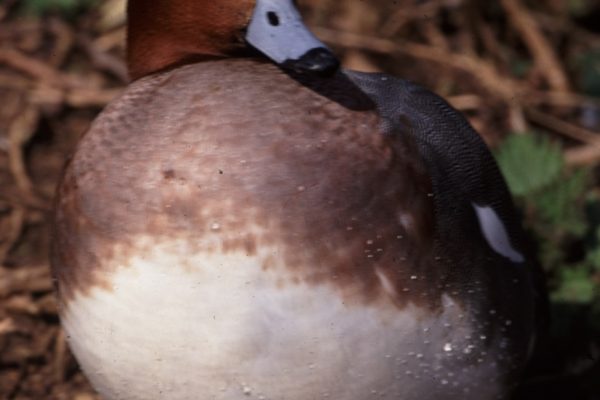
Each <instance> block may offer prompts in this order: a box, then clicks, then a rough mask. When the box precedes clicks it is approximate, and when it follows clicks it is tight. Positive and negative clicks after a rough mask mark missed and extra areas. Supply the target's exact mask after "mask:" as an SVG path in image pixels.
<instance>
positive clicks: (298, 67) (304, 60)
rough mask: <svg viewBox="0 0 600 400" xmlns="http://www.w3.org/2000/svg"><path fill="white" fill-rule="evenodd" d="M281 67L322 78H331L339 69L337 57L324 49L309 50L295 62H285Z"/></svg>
mask: <svg viewBox="0 0 600 400" xmlns="http://www.w3.org/2000/svg"><path fill="white" fill-rule="evenodd" d="M282 65H283V66H284V67H286V68H290V69H293V70H294V71H297V72H308V73H311V74H316V75H319V76H324V77H328V76H332V75H333V74H335V73H336V72H337V71H338V69H339V68H340V62H339V60H338V59H337V57H336V56H335V55H333V53H332V52H331V51H330V50H329V49H326V48H324V47H317V48H314V49H310V50H309V51H307V52H306V53H304V55H303V56H302V57H300V58H298V59H297V60H286V61H285V62H283V64H282Z"/></svg>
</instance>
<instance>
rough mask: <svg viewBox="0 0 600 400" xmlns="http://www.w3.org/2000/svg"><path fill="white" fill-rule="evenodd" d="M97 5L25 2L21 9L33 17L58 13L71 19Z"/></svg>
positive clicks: (90, 0)
mask: <svg viewBox="0 0 600 400" xmlns="http://www.w3.org/2000/svg"><path fill="white" fill-rule="evenodd" d="M97 3H98V1H97V0H25V1H23V2H22V4H21V7H22V10H23V11H24V12H26V13H28V14H33V15H38V16H39V15H45V14H49V13H58V14H61V15H63V16H67V17H71V16H74V15H77V13H79V12H81V11H84V10H87V9H89V8H90V7H92V6H94V5H96V4H97Z"/></svg>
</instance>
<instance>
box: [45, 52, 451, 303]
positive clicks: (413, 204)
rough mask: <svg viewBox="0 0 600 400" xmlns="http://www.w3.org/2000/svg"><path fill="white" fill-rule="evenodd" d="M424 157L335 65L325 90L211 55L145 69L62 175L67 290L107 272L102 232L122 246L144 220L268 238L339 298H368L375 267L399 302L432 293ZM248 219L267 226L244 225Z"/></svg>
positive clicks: (375, 289) (203, 245) (248, 239)
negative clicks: (163, 69)
mask: <svg viewBox="0 0 600 400" xmlns="http://www.w3.org/2000/svg"><path fill="white" fill-rule="evenodd" d="M225 68H226V69H228V70H229V71H230V73H229V74H227V75H224V76H223V75H220V71H222V70H223V69H225ZM317 83H318V82H317ZM165 86H167V87H168V88H169V90H167V91H163V90H162V88H163V87H165ZM264 93H270V97H269V98H265V97H264ZM324 95H327V96H329V97H334V98H335V97H336V96H345V97H346V100H347V101H348V102H352V103H353V104H346V105H342V104H340V103H336V102H332V101H330V100H329V98H327V97H325V96H324ZM142 99H143V101H144V102H145V105H144V107H143V108H140V107H139V101H140V100H142ZM274 99H276V100H275V101H274ZM340 102H341V103H343V102H344V99H341V98H340ZM299 103H301V104H303V107H302V108H296V107H295V106H296V105H297V104H299ZM182 105H183V106H182ZM133 107H135V108H133ZM348 107H352V108H354V110H352V109H350V108H348ZM279 110H281V111H279ZM290 110H297V112H290ZM423 168H424V167H423V164H422V162H421V160H420V158H419V157H418V156H417V155H416V151H415V148H414V144H413V143H411V142H410V137H409V136H405V137H404V138H400V139H398V138H389V137H386V136H384V135H381V134H379V119H378V116H377V114H376V113H375V112H374V109H373V105H372V103H371V102H370V100H369V99H368V98H366V97H365V96H364V95H361V94H360V92H358V91H357V90H356V89H355V88H353V87H352V85H351V84H350V83H349V82H348V81H346V80H345V79H344V78H343V77H342V76H340V77H339V78H338V79H336V80H335V81H333V82H329V83H328V85H327V86H324V89H323V90H322V93H319V92H316V91H313V90H311V89H309V88H307V87H306V86H304V85H302V84H301V83H300V82H297V81H293V80H291V79H290V78H289V77H288V76H287V75H285V74H284V73H282V72H281V71H279V70H278V69H277V68H275V67H272V66H269V65H265V64H263V63H260V62H255V61H221V62H208V63H204V64H202V65H191V66H188V67H184V68H181V69H178V70H175V71H173V72H167V73H163V74H160V75H157V76H153V77H149V78H146V79H143V80H141V81H139V82H136V83H135V84H134V85H132V86H131V87H130V88H129V90H128V91H127V93H126V94H125V95H124V96H123V97H122V98H121V99H120V100H118V101H117V102H115V103H113V104H112V105H111V106H110V107H109V108H108V109H107V110H106V111H105V113H104V115H103V116H101V117H100V118H99V119H98V120H97V121H96V122H95V124H94V126H93V127H92V130H91V132H89V133H88V134H87V136H86V137H85V138H84V139H83V140H82V142H81V143H80V145H79V148H78V151H77V154H76V156H75V157H74V159H73V160H72V161H71V163H70V165H69V167H68V169H67V172H66V174H65V179H64V181H63V184H62V185H61V188H60V196H59V198H60V199H61V200H60V201H59V204H58V213H57V217H56V222H57V223H56V239H57V240H56V242H55V243H56V248H57V250H56V251H55V262H54V265H55V271H56V274H57V276H58V278H59V281H60V288H59V289H60V293H61V296H62V297H63V299H64V300H65V301H68V298H69V297H70V295H71V294H72V293H73V292H74V291H84V292H85V291H86V290H88V288H89V287H91V286H94V285H102V282H103V279H105V277H106V276H107V274H110V272H109V271H102V272H101V273H100V272H99V271H101V268H102V259H103V258H105V257H114V256H116V255H114V254H107V251H109V250H108V249H110V248H111V247H112V246H111V245H112V244H114V243H117V242H118V243H120V244H121V248H123V249H124V251H125V252H126V249H127V242H128V240H129V239H130V238H131V237H135V236H136V235H137V234H140V233H147V234H151V235H154V236H157V237H160V236H165V237H186V238H187V240H189V241H190V243H191V245H192V246H193V247H194V248H195V250H196V251H201V252H221V253H227V252H229V251H233V250H238V249H240V248H241V249H243V250H244V251H246V252H247V253H248V254H250V255H252V254H253V253H254V252H255V249H256V247H257V246H261V245H262V244H276V245H277V246H279V247H280V248H281V249H282V251H284V253H285V260H286V265H287V268H289V270H290V271H289V276H290V277H291V278H290V282H284V284H290V283H293V281H295V280H296V281H305V282H312V283H314V284H328V285H334V286H336V287H337V288H338V289H339V290H340V292H342V293H343V292H347V293H349V294H351V296H350V295H349V298H348V301H356V302H371V301H374V300H375V299H376V298H377V297H378V295H379V293H380V291H381V283H380V280H379V279H378V278H377V276H376V275H375V269H377V268H379V269H381V271H384V273H385V275H386V276H387V277H388V278H389V279H390V280H391V281H392V282H393V283H394V286H395V287H396V290H397V292H398V293H399V294H400V293H402V296H398V298H397V299H396V302H397V304H398V306H402V305H403V304H406V303H408V302H413V303H418V304H427V305H428V306H431V307H434V306H435V305H436V304H438V302H439V295H440V287H441V286H442V283H443V282H442V276H441V275H440V273H439V272H438V271H437V268H436V266H435V264H436V262H437V261H436V259H435V256H434V254H433V252H432V247H431V246H432V245H433V236H432V235H433V231H432V226H433V224H432V218H433V215H432V212H433V209H432V200H431V184H430V181H429V179H428V178H427V177H426V175H425V173H424V169H423ZM401 220H402V221H404V222H401ZM215 224H218V225H219V229H218V232H215V231H214V230H211V226H213V225H215ZM254 225H257V226H260V227H262V228H265V231H266V232H267V233H265V234H263V235H261V236H254V235H252V234H250V233H247V232H246V231H245V229H246V228H248V227H250V226H254ZM74 233H76V234H74ZM206 236H216V237H217V238H218V240H217V241H214V240H209V241H207V240H205V237H206ZM417 243H418V245H417ZM119 256H120V257H126V253H125V254H120V255H119ZM263 265H264V268H269V259H264V260H263ZM413 275H417V276H419V277H422V276H425V275H426V276H427V280H424V279H411V276H413ZM408 286H410V287H411V289H412V293H417V295H415V296H416V297H412V296H411V295H410V294H407V293H406V291H405V292H403V289H404V288H405V287H408ZM355 288H359V289H360V290H359V291H358V292H357V291H356V290H355ZM357 293H360V295H357Z"/></svg>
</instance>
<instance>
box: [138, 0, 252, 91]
mask: <svg viewBox="0 0 600 400" xmlns="http://www.w3.org/2000/svg"><path fill="white" fill-rule="evenodd" d="M215 3H218V2H210V3H205V2H200V1H188V2H172V1H161V0H155V1H152V2H150V1H147V0H130V1H129V2H128V7H127V13H128V25H127V27H128V31H127V62H128V67H129V74H130V77H131V79H138V78H141V77H143V76H146V75H149V74H152V73H154V72H158V71H162V70H165V69H169V68H173V67H176V66H179V65H182V64H187V63H190V62H197V61H202V60H208V59H214V58H219V57H230V56H239V55H240V53H242V54H243V52H244V51H245V49H247V46H246V44H245V42H244V41H243V39H242V36H241V29H236V28H235V27H237V26H245V22H242V21H243V20H227V19H222V18H217V16H218V11H219V8H218V4H217V5H215ZM248 18H249V17H248Z"/></svg>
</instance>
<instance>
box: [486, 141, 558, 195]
mask: <svg viewBox="0 0 600 400" xmlns="http://www.w3.org/2000/svg"><path fill="white" fill-rule="evenodd" d="M496 158H497V161H498V164H499V166H500V170H501V171H502V173H503V174H504V177H505V179H506V182H507V183H508V186H509V188H510V191H511V192H512V193H513V194H514V195H517V196H523V195H526V194H528V193H532V192H534V191H536V190H539V189H541V188H543V187H544V186H546V185H549V184H550V183H552V182H553V181H554V180H556V179H557V178H558V177H559V176H560V173H561V170H562V168H563V156H562V153H561V151H560V147H559V146H558V145H556V144H554V143H552V142H551V141H550V140H549V139H548V138H545V137H540V136H537V135H533V134H520V135H517V134H513V135H510V136H509V137H508V138H507V139H506V140H505V141H504V143H503V144H502V146H500V149H499V150H498V151H497V153H496Z"/></svg>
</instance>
